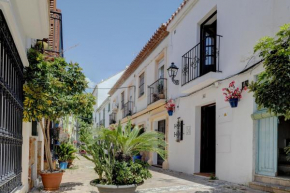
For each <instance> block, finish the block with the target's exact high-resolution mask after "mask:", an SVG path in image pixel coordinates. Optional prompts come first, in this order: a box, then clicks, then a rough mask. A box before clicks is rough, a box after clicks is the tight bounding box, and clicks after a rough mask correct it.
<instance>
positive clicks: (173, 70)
mask: <svg viewBox="0 0 290 193" xmlns="http://www.w3.org/2000/svg"><path fill="white" fill-rule="evenodd" d="M167 71H168V75H169V77H175V76H176V75H177V72H178V67H177V66H175V65H174V63H171V65H170V67H169V68H168V69H167Z"/></svg>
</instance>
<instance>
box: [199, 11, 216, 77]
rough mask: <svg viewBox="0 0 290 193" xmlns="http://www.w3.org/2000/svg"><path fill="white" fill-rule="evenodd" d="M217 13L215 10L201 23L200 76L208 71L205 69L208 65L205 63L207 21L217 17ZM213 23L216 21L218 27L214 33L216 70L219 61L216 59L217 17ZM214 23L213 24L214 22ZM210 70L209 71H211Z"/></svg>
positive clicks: (214, 65) (214, 66)
mask: <svg viewBox="0 0 290 193" xmlns="http://www.w3.org/2000/svg"><path fill="white" fill-rule="evenodd" d="M216 15H217V11H215V12H214V13H213V14H211V15H210V16H209V17H208V18H207V19H206V20H205V21H204V22H203V23H202V24H201V25H200V56H199V57H200V67H199V74H200V76H202V75H204V74H207V73H208V72H205V71H206V70H205V67H206V65H205V58H206V57H205V55H206V54H205V47H206V46H205V45H204V41H205V40H204V26H206V23H207V22H208V21H210V20H211V19H212V18H213V17H215V16H216ZM213 23H216V24H215V25H216V26H215V28H216V34H214V37H213V38H214V47H215V49H214V61H213V62H214V64H213V68H214V69H213V71H216V69H217V67H216V65H217V61H216V45H217V38H216V35H217V19H216V20H215V21H214V22H213ZM213 23H212V24H213ZM212 24H210V25H212ZM210 71H212V70H210ZM210 71H209V72H210Z"/></svg>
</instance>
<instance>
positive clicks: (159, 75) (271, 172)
mask: <svg viewBox="0 0 290 193" xmlns="http://www.w3.org/2000/svg"><path fill="white" fill-rule="evenodd" d="M289 22H290V1H287V0H279V1H276V0H267V1H265V0H255V1H251V0H244V1H233V0H184V2H183V3H182V5H181V6H180V7H179V8H178V10H177V11H176V12H175V13H174V14H173V16H172V17H171V18H170V20H169V21H168V22H167V23H166V24H164V25H162V26H161V27H160V28H159V29H158V30H157V31H156V33H155V34H154V35H153V36H152V38H151V39H150V40H149V41H148V43H147V44H146V45H145V46H144V48H143V49H142V50H141V52H140V53H139V54H138V56H137V57H136V58H135V59H134V61H133V62H132V63H131V65H130V66H129V67H128V68H127V70H126V71H125V72H124V74H123V75H122V76H121V77H120V79H119V80H118V81H117V82H116V84H115V85H114V86H113V87H114V88H113V89H111V90H110V92H109V95H110V98H108V99H107V100H106V104H108V103H110V105H111V107H110V111H108V112H109V113H110V115H109V120H108V121H109V125H110V124H116V123H118V122H121V124H123V125H124V124H125V123H126V122H127V121H128V120H131V122H132V125H135V126H139V127H140V128H144V130H145V131H154V130H155V131H159V132H163V133H165V140H166V142H167V143H168V146H167V151H168V159H167V160H162V159H160V157H159V156H157V155H156V154H153V153H150V154H149V155H145V156H144V157H145V158H144V159H145V160H147V161H148V162H149V163H150V164H152V165H159V166H162V167H163V168H165V169H171V170H175V171H179V172H184V173H187V174H197V175H199V174H200V173H202V174H203V175H204V174H215V175H216V176H217V177H218V178H219V179H221V180H226V181H230V182H235V183H242V184H249V183H250V185H251V186H253V187H256V188H257V184H258V183H264V182H269V181H271V182H272V181H275V180H278V182H277V181H276V182H277V183H278V184H280V185H282V184H283V183H288V184H289V182H290V181H289V180H288V181H285V179H282V178H280V177H281V176H285V175H286V176H287V175H288V176H289V171H290V170H289V166H288V167H287V166H285V164H286V165H287V162H285V160H284V158H285V155H284V154H283V152H282V150H283V148H284V147H285V144H288V143H289V142H290V132H289V131H290V122H289V121H288V122H286V121H283V119H281V117H274V116H273V115H271V114H269V113H267V112H266V111H265V110H258V109H257V107H256V104H255V100H254V98H253V94H252V93H249V92H248V91H243V92H242V99H241V100H240V101H239V103H238V107H236V108H232V107H231V106H230V104H229V102H226V101H225V100H224V95H223V92H222V88H226V87H228V85H229V83H230V82H232V81H235V85H236V86H237V87H239V88H244V86H247V85H248V83H249V82H251V81H255V80H256V77H257V75H258V74H259V73H261V72H262V71H263V66H262V65H263V64H262V62H261V58H259V56H258V54H254V53H253V47H254V46H255V44H256V43H257V42H258V40H259V39H260V38H261V37H264V36H274V35H275V34H276V32H277V31H278V30H279V27H280V26H281V25H283V24H285V23H289ZM171 63H174V64H175V65H176V66H177V67H178V68H179V70H178V73H177V76H175V77H174V80H172V77H169V75H168V73H167V69H168V68H169V66H170V65H171ZM177 80H178V81H179V84H177ZM169 99H172V100H173V101H174V103H175V105H176V107H175V111H174V112H173V115H172V116H169V115H168V113H167V111H166V109H165V108H164V105H165V104H166V102H167V101H168V100H169ZM105 106H107V105H104V106H103V107H105ZM103 107H102V108H103ZM102 108H100V110H99V113H100V112H101V111H102V110H103V109H102ZM106 112H107V111H106ZM101 114H102V113H100V119H103V118H102V115H101ZM97 117H98V116H97ZM112 117H114V119H113V120H112V119H111V118H112ZM104 118H105V119H107V117H106V116H105V117H104ZM278 120H279V121H278ZM105 126H106V127H107V126H108V124H106V125H105ZM288 165H289V164H288ZM287 171H288V174H287ZM273 179H274V180H273ZM279 180H280V181H279ZM273 183H274V184H275V182H273ZM277 183H276V185H277ZM262 189H263V187H262ZM263 190H265V189H263Z"/></svg>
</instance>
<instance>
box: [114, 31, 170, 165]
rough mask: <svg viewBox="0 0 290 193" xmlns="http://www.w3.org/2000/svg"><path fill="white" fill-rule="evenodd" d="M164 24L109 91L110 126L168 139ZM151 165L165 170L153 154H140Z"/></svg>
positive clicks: (160, 160) (159, 158)
mask: <svg viewBox="0 0 290 193" xmlns="http://www.w3.org/2000/svg"><path fill="white" fill-rule="evenodd" d="M167 36H168V32H167V31H166V25H162V26H160V28H158V29H157V31H156V32H155V33H154V34H153V35H152V37H151V39H150V40H149V41H148V42H147V44H146V45H145V46H144V48H143V49H142V50H141V51H140V53H139V54H138V55H137V56H136V58H135V59H134V60H133V62H132V63H131V65H130V66H129V67H128V68H127V70H126V71H125V72H124V74H123V75H122V77H121V78H120V79H119V80H118V81H117V83H116V84H115V85H114V86H113V87H114V88H116V89H111V90H110V92H109V94H110V99H111V100H110V101H111V104H112V112H111V113H110V117H111V118H114V119H110V124H115V123H117V124H118V123H119V122H120V123H121V124H122V125H125V124H126V123H127V122H128V121H129V120H130V121H131V124H132V126H138V127H139V128H140V129H143V130H144V131H145V132H146V131H159V132H162V133H164V134H165V140H167V139H168V114H167V112H166V110H165V108H164V105H165V103H166V100H167V81H168V80H167V72H166V69H167V64H168V61H167V47H168V39H167ZM142 159H143V160H146V161H148V162H149V163H150V164H151V165H158V166H161V167H163V168H165V169H168V161H167V160H163V159H162V158H161V157H160V156H158V155H157V154H156V153H148V154H145V153H144V154H143V158H142Z"/></svg>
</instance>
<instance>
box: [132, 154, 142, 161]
mask: <svg viewBox="0 0 290 193" xmlns="http://www.w3.org/2000/svg"><path fill="white" fill-rule="evenodd" d="M141 158H142V155H134V156H133V162H135V160H136V159H139V160H141Z"/></svg>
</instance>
